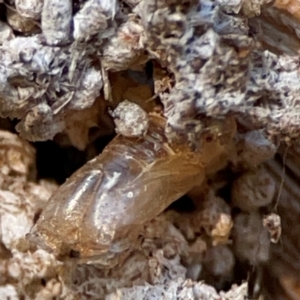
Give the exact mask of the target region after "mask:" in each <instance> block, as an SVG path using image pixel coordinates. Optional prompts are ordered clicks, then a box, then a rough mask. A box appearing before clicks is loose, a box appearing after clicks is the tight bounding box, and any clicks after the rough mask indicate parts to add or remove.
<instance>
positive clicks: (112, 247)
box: [29, 115, 230, 266]
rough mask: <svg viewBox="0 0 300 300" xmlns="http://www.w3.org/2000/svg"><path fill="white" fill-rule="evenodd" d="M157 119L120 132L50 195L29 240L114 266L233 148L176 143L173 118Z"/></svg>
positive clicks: (216, 142)
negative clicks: (169, 127) (136, 132)
mask: <svg viewBox="0 0 300 300" xmlns="http://www.w3.org/2000/svg"><path fill="white" fill-rule="evenodd" d="M149 121H150V122H149V130H148V133H147V134H146V135H145V136H144V137H143V138H128V137H125V136H121V135H118V136H117V137H116V138H115V139H114V140H113V141H112V142H110V143H109V144H108V146H107V147H106V148H105V149H104V151H103V152H102V153H101V154H100V155H99V156H97V157H96V158H95V159H93V160H91V161H89V162H88V163H87V164H86V165H84V166H83V167H82V168H80V169H79V170H78V171H77V172H75V173H74V174H73V175H72V176H71V177H70V178H69V179H68V180H67V181H66V182H65V183H64V184H63V185H62V186H61V187H60V188H59V189H58V191H57V193H56V194H55V195H54V196H52V198H51V199H50V200H49V202H48V203H47V205H46V207H45V209H44V210H43V212H42V213H41V216H40V218H39V220H38V221H37V223H36V224H35V226H34V227H33V229H32V230H31V233H30V236H29V238H30V239H31V240H32V241H34V242H35V243H37V244H39V245H40V246H42V247H43V248H46V249H48V250H50V249H51V251H53V252H54V253H55V254H63V253H65V254H66V253H69V252H70V251H76V252H79V253H80V261H82V262H95V261H97V263H100V264H102V265H107V266H108V265H110V259H108V254H109V255H111V256H113V257H114V256H115V255H117V254H119V253H121V252H124V251H126V250H128V249H129V248H130V245H134V242H135V241H136V239H137V236H138V232H139V228H140V226H141V225H143V224H144V223H145V222H147V221H149V220H151V219H153V218H154V217H156V216H157V215H158V214H160V213H161V212H162V211H163V210H164V209H165V208H167V207H168V206H169V205H170V204H171V203H172V202H173V201H175V200H177V199H178V198H180V197H181V196H183V195H184V194H185V193H187V192H188V191H189V190H191V189H192V188H193V186H194V185H196V184H201V182H202V181H203V180H204V177H205V168H206V167H207V166H208V165H209V163H210V162H212V161H213V160H214V159H215V158H217V157H218V156H220V153H223V152H224V151H225V149H226V145H222V144H221V142H220V141H219V139H215V140H211V139H209V143H203V146H202V147H201V151H199V152H193V151H192V150H191V149H190V148H189V147H188V146H187V145H182V144H169V143H168V142H167V138H166V136H165V134H164V127H165V119H164V118H162V117H160V116H158V115H150V117H149ZM228 140H230V139H228V138H226V141H228ZM111 256H109V257H111ZM103 257H105V258H103Z"/></svg>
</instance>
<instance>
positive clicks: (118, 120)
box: [110, 100, 149, 137]
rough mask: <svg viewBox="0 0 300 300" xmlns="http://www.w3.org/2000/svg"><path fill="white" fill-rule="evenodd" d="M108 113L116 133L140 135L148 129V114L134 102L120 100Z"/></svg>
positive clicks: (132, 135) (128, 135)
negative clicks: (112, 120)
mask: <svg viewBox="0 0 300 300" xmlns="http://www.w3.org/2000/svg"><path fill="white" fill-rule="evenodd" d="M110 114H111V116H112V117H113V118H114V122H115V125H116V133H118V134H121V135H124V136H127V137H142V136H144V135H145V134H146V133H147V131H148V127H149V117H148V114H147V113H146V112H145V111H144V110H143V109H142V108H141V107H140V106H138V105H137V104H135V103H132V102H129V101H128V100H125V101H122V102H121V103H120V104H119V105H118V106H117V108H116V109H115V110H114V111H112V112H111V113H110Z"/></svg>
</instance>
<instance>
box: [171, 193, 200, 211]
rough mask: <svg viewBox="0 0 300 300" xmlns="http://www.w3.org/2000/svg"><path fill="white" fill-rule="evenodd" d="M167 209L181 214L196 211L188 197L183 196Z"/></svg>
mask: <svg viewBox="0 0 300 300" xmlns="http://www.w3.org/2000/svg"><path fill="white" fill-rule="evenodd" d="M168 209H173V210H176V211H181V212H192V211H194V210H195V209H196V205H195V203H194V202H193V200H192V199H191V198H190V197H189V196H188V195H184V196H182V197H181V198H179V199H178V200H177V201H175V202H173V203H172V204H171V205H170V206H169V207H168Z"/></svg>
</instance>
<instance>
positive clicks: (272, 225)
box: [263, 213, 281, 244]
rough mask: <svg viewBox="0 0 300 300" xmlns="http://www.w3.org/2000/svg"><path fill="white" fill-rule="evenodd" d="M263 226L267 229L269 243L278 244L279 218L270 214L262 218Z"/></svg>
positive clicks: (279, 234)
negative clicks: (269, 238) (269, 237)
mask: <svg viewBox="0 0 300 300" xmlns="http://www.w3.org/2000/svg"><path fill="white" fill-rule="evenodd" d="M263 225H264V227H265V228H267V229H268V231H269V233H270V236H271V242H272V243H274V244H276V243H278V241H279V239H280V236H281V219H280V216H279V215H277V214H275V213H270V214H268V215H265V216H264V217H263Z"/></svg>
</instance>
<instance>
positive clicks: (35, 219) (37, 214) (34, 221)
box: [33, 209, 42, 224]
mask: <svg viewBox="0 0 300 300" xmlns="http://www.w3.org/2000/svg"><path fill="white" fill-rule="evenodd" d="M41 213H42V209H39V210H38V211H37V212H36V213H35V214H34V216H33V224H35V223H36V222H37V221H38V219H39V218H40V215H41Z"/></svg>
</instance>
